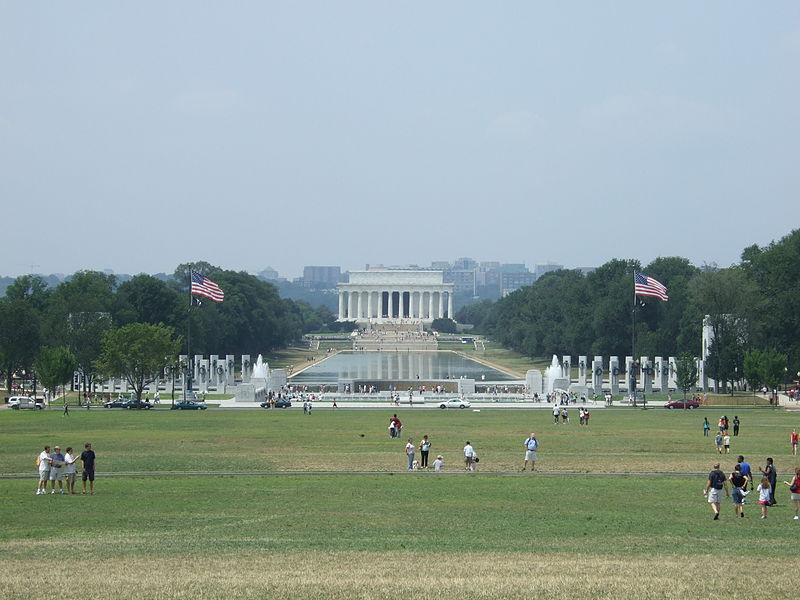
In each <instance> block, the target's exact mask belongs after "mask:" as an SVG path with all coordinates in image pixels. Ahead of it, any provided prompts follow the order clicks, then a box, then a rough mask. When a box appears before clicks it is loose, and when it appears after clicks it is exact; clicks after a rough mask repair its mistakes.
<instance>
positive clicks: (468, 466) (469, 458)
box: [464, 440, 475, 471]
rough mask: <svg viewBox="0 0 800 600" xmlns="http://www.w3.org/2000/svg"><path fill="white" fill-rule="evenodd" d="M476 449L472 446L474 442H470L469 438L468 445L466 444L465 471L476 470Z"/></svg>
mask: <svg viewBox="0 0 800 600" xmlns="http://www.w3.org/2000/svg"><path fill="white" fill-rule="evenodd" d="M474 458H475V449H474V448H473V447H472V444H470V443H469V440H467V445H466V446H464V470H465V471H474V470H475V462H474Z"/></svg>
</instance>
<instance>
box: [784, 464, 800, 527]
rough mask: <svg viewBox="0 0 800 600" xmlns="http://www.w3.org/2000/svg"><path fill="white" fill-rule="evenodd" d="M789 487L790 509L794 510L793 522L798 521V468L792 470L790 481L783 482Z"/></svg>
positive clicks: (799, 477)
mask: <svg viewBox="0 0 800 600" xmlns="http://www.w3.org/2000/svg"><path fill="white" fill-rule="evenodd" d="M783 483H785V484H786V485H788V486H789V492H791V494H792V508H794V520H795V521H800V467H798V468H796V469H795V470H794V477H792V480H791V481H784V482H783Z"/></svg>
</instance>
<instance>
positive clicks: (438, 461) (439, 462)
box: [433, 454, 444, 471]
mask: <svg viewBox="0 0 800 600" xmlns="http://www.w3.org/2000/svg"><path fill="white" fill-rule="evenodd" d="M443 465H444V460H442V455H441V454H440V455H439V456H437V457H436V460H435V461H433V470H434V471H441V470H442V466H443Z"/></svg>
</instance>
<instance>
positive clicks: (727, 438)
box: [722, 431, 731, 454]
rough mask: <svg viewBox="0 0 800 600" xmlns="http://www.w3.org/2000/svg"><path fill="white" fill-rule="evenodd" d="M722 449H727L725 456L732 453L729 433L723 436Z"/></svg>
mask: <svg viewBox="0 0 800 600" xmlns="http://www.w3.org/2000/svg"><path fill="white" fill-rule="evenodd" d="M722 447H723V448H725V454H730V453H731V436H730V435H728V432H727V431H726V432H725V433H723V434H722Z"/></svg>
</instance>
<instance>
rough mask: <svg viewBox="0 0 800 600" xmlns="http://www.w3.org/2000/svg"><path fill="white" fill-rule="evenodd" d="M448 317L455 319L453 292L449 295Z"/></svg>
mask: <svg viewBox="0 0 800 600" xmlns="http://www.w3.org/2000/svg"><path fill="white" fill-rule="evenodd" d="M447 316H448V317H449V318H450V319H454V317H453V292H448V293H447Z"/></svg>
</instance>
